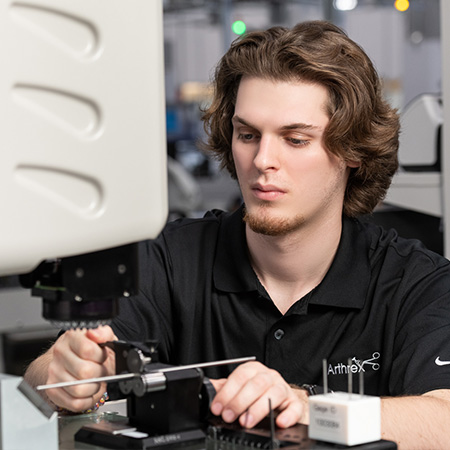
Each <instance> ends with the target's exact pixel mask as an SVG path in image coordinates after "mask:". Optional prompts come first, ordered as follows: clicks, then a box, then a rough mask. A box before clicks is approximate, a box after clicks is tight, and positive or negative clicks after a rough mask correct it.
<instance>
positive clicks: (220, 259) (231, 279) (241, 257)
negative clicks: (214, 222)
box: [213, 207, 370, 309]
mask: <svg viewBox="0 0 450 450" xmlns="http://www.w3.org/2000/svg"><path fill="white" fill-rule="evenodd" d="M242 215H243V207H241V208H239V209H238V210H237V211H235V212H234V213H233V214H228V215H226V216H225V217H224V218H223V220H222V221H221V229H220V232H219V238H218V243H217V251H216V255H215V261H214V271H213V273H214V275H213V276H214V285H215V287H216V288H217V289H219V290H221V291H225V292H234V293H237V292H249V291H257V290H258V286H259V283H258V278H257V276H256V274H255V272H254V270H253V268H252V266H251V264H250V258H249V255H248V251H247V239H246V237H245V224H244V222H243V220H242ZM369 247H370V242H369V241H368V239H367V238H366V235H365V234H364V233H361V232H360V223H359V222H358V221H357V220H353V219H349V218H344V219H343V224H342V235H341V241H340V243H339V247H338V250H337V252H336V256H335V258H334V260H333V263H332V264H331V267H330V269H329V270H328V272H327V274H326V275H325V278H324V279H323V280H322V282H321V283H320V284H319V285H318V286H317V287H316V288H315V289H314V290H313V291H312V292H311V293H310V295H309V304H315V305H327V306H337V307H343V308H358V309H360V308H362V307H363V306H364V302H365V298H366V294H367V287H368V285H369V280H370V264H369Z"/></svg>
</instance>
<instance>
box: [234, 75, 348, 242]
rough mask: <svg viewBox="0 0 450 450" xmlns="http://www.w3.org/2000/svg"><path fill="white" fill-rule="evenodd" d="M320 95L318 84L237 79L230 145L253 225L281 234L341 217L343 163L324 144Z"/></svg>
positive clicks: (322, 98) (325, 95)
mask: <svg viewBox="0 0 450 450" xmlns="http://www.w3.org/2000/svg"><path fill="white" fill-rule="evenodd" d="M327 100H328V93H327V90H326V89H325V88H324V87H323V86H321V85H318V84H311V83H304V82H300V81H295V82H273V81H269V80H264V79H260V78H250V77H247V78H245V77H244V78H243V79H242V81H241V83H240V86H239V90H238V94H237V98H236V107H235V113H234V117H233V119H232V122H233V139H232V151H233V158H234V162H235V165H236V173H237V177H238V180H239V184H240V187H241V191H242V195H243V197H244V202H245V205H246V218H245V220H246V221H247V223H248V225H249V226H250V228H251V229H252V230H253V231H255V232H257V233H262V234H266V235H273V236H277V235H286V234H288V233H290V232H292V231H295V230H298V229H300V228H302V227H305V226H307V225H312V226H316V225H318V224H319V223H320V221H324V220H325V221H326V220H330V218H331V217H332V216H333V217H335V218H336V217H339V219H340V217H341V214H342V204H343V198H344V193H345V186H346V183H347V178H348V173H349V169H348V167H347V165H346V164H345V163H344V162H343V161H342V160H341V159H340V158H338V157H337V156H335V155H333V154H332V153H330V152H329V151H327V150H326V149H325V148H324V146H323V139H322V137H323V132H324V130H325V127H326V126H327V124H328V121H329V119H328V116H327V113H326V104H327ZM322 223H323V222H322Z"/></svg>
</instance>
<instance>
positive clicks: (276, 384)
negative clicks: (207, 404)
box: [211, 362, 304, 428]
mask: <svg viewBox="0 0 450 450" xmlns="http://www.w3.org/2000/svg"><path fill="white" fill-rule="evenodd" d="M216 384H217V386H216ZM214 386H215V387H216V390H217V395H216V397H215V399H214V401H213V403H212V405H211V412H212V413H213V414H215V415H221V416H222V418H223V420H224V421H225V422H233V421H234V420H236V419H239V422H240V424H241V425H242V426H245V427H248V428H251V427H253V426H255V425H256V424H257V423H258V422H260V421H261V420H262V419H263V418H264V417H266V416H267V415H268V414H269V412H270V407H271V408H272V409H274V410H277V411H280V413H279V415H278V416H277V419H276V423H277V425H278V426H280V427H289V426H291V425H294V424H296V423H298V422H299V421H300V419H301V417H302V415H303V411H304V404H303V402H302V401H300V399H299V397H298V396H297V395H296V394H295V393H294V391H293V389H292V388H291V387H290V386H289V385H288V384H287V383H286V381H285V380H284V379H283V378H282V377H281V375H280V374H279V373H278V372H276V371H274V370H272V369H269V368H267V367H266V366H264V365H262V364H260V363H257V362H251V363H247V364H242V365H241V366H239V367H238V368H237V369H236V370H235V371H234V372H233V373H232V374H231V375H230V376H229V377H228V379H227V380H226V381H225V382H223V381H222V380H216V382H215V383H214ZM269 399H270V406H269Z"/></svg>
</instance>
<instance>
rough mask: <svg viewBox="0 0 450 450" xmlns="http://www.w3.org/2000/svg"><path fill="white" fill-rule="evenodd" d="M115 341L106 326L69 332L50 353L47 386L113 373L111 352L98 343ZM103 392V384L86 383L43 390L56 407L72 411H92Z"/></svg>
mask: <svg viewBox="0 0 450 450" xmlns="http://www.w3.org/2000/svg"><path fill="white" fill-rule="evenodd" d="M115 339H117V338H116V336H115V335H114V333H113V331H112V329H111V328H110V327H109V326H103V327H99V328H97V329H92V330H86V329H84V330H68V331H66V332H65V333H64V334H63V335H62V336H61V337H60V338H59V339H58V340H57V341H56V342H55V344H54V345H53V347H52V348H51V349H50V350H49V353H51V359H50V362H49V365H48V372H47V381H46V384H53V383H59V382H62V381H74V380H83V379H87V378H97V377H103V376H107V375H114V374H115V355H114V352H113V351H112V350H111V349H109V348H106V347H100V346H99V345H98V344H100V343H103V342H108V341H112V340H115ZM105 392H106V383H89V384H81V385H75V386H70V387H64V388H54V389H48V390H46V394H47V397H48V399H49V400H50V401H51V402H53V403H54V404H55V405H57V406H59V407H61V408H64V409H67V410H70V411H74V412H79V411H84V410H87V409H89V408H92V407H93V405H95V403H96V402H98V401H99V399H100V398H101V397H102V396H103V394H104V393H105Z"/></svg>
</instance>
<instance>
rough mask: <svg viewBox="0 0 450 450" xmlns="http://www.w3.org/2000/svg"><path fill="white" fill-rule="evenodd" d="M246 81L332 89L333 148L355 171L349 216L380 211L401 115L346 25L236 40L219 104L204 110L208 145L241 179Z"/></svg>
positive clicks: (329, 130) (318, 24)
mask: <svg viewBox="0 0 450 450" xmlns="http://www.w3.org/2000/svg"><path fill="white" fill-rule="evenodd" d="M243 76H250V77H258V78H264V79H268V80H273V81H305V82H311V83H317V84H320V85H322V86H324V87H325V88H326V89H327V90H328V95H329V100H328V105H327V110H328V111H327V112H328V115H329V119H330V120H329V123H328V125H327V127H326V129H325V131H324V135H323V139H324V145H325V147H326V148H327V149H328V150H329V151H330V152H332V153H334V154H336V155H337V156H339V157H340V158H342V159H343V160H344V161H357V162H359V164H360V165H359V167H357V168H355V169H351V173H350V176H349V179H348V183H347V189H346V193H345V198H344V214H345V215H347V216H349V217H356V216H358V215H361V214H367V213H370V212H372V210H373V209H374V208H375V206H376V205H377V203H378V202H379V201H381V200H382V199H383V198H384V197H385V195H386V191H387V189H388V188H389V186H390V184H391V180H392V176H393V175H394V173H395V171H396V170H397V167H398V160H397V151H398V135H399V118H398V115H397V112H396V110H394V109H392V108H391V107H390V106H389V105H388V103H387V102H386V101H385V100H384V99H383V95H382V91H381V83H380V79H379V77H378V74H377V72H376V70H375V68H374V66H373V64H372V62H371V61H370V59H369V57H368V56H367V55H366V53H365V52H364V50H363V49H362V48H361V47H360V46H359V45H357V44H356V43H355V42H353V41H352V40H351V39H350V38H349V37H348V36H347V34H346V33H345V32H344V31H343V30H341V29H340V28H339V27H337V26H335V25H333V24H331V23H329V22H324V21H311V22H304V23H300V24H298V25H296V26H295V27H294V28H292V29H288V28H284V27H273V28H270V29H268V30H266V31H255V32H251V33H248V34H247V35H245V36H244V37H242V38H238V39H237V40H235V41H234V42H233V43H232V45H231V47H230V49H229V50H228V52H227V53H226V54H225V55H224V56H223V57H222V59H221V60H220V62H219V64H218V65H217V67H216V70H215V75H214V80H213V87H214V96H213V100H212V103H211V105H210V106H209V107H208V108H207V109H206V110H205V111H203V121H204V126H205V131H206V133H207V135H208V139H207V141H206V142H205V143H204V148H205V149H206V150H207V151H209V152H212V154H213V155H215V156H216V157H217V158H218V159H219V160H220V162H221V166H222V168H226V169H227V170H228V171H229V172H230V174H231V176H232V177H233V178H236V169H235V166H234V161H233V156H232V152H231V138H232V133H233V127H232V124H231V119H232V117H233V114H234V107H235V101H236V95H237V91H238V88H239V83H240V80H241V78H242V77H243Z"/></svg>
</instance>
